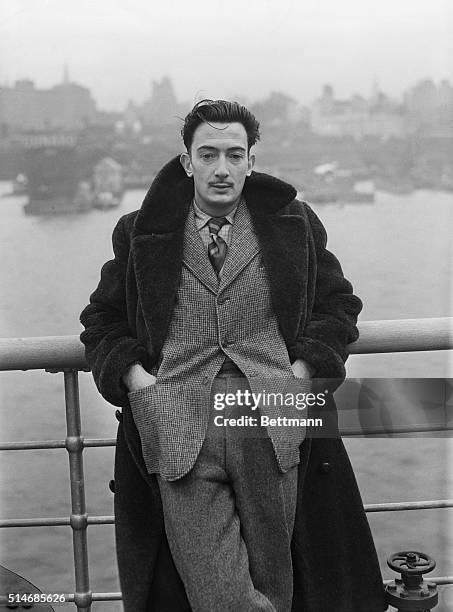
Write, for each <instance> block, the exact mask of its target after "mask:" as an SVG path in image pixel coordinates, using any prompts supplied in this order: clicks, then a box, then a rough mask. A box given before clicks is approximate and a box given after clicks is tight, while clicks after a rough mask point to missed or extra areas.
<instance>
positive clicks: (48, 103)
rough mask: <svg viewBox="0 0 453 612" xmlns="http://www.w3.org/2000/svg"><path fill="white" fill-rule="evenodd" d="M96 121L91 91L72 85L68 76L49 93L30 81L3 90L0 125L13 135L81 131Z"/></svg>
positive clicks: (48, 90) (16, 83)
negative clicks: (51, 130)
mask: <svg viewBox="0 0 453 612" xmlns="http://www.w3.org/2000/svg"><path fill="white" fill-rule="evenodd" d="M95 120H96V104H95V102H94V100H93V98H92V97H91V94H90V91H89V90H88V89H87V88H86V87H82V86H81V85H78V84H76V83H71V82H70V81H69V80H68V79H67V75H66V78H65V79H64V80H63V82H62V83H61V84H59V85H55V86H53V87H51V88H50V89H38V88H37V87H35V84H34V82H33V81H31V80H29V79H23V80H19V81H16V82H15V84H14V86H13V87H0V125H1V126H2V127H6V128H8V129H10V130H11V131H30V130H47V129H55V128H63V129H68V130H71V129H79V128H82V127H84V126H86V125H89V124H90V123H94V122H95Z"/></svg>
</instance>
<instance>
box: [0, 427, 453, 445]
mask: <svg viewBox="0 0 453 612" xmlns="http://www.w3.org/2000/svg"><path fill="white" fill-rule="evenodd" d="M430 431H453V424H452V425H443V424H438V425H433V426H429V427H427V426H426V425H412V426H411V427H407V426H404V427H395V426H393V427H392V428H391V429H383V428H382V427H373V428H371V427H369V428H361V427H343V428H340V434H341V435H342V436H343V437H349V436H370V435H373V436H387V435H391V434H403V433H429V432H430ZM82 446H83V447H84V448H104V447H109V446H116V440H115V438H88V439H85V440H83V441H82ZM55 448H66V442H65V440H24V441H15V442H2V443H0V451H16V450H52V449H55Z"/></svg>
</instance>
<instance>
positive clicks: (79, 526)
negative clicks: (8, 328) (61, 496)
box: [0, 317, 453, 612]
mask: <svg viewBox="0 0 453 612" xmlns="http://www.w3.org/2000/svg"><path fill="white" fill-rule="evenodd" d="M359 331H360V338H359V340H358V341H357V342H355V343H353V344H351V345H350V346H349V349H350V353H351V354H371V353H390V352H406V351H433V350H448V349H453V318H451V317H450V318H449V317H444V318H436V319H405V320H389V321H364V322H362V323H360V324H359ZM29 369H45V370H47V371H49V372H61V371H63V372H64V387H65V406H66V424H67V436H66V439H65V440H48V441H42V440H37V441H24V442H4V443H2V444H0V450H5V451H11V450H33V449H56V448H66V450H67V451H68V455H69V473H70V483H71V515H70V517H69V518H68V517H56V518H29V519H6V520H2V521H0V527H11V528H14V527H20V528H22V527H38V526H71V528H72V532H73V549H74V568H75V587H76V590H75V593H68V594H66V601H70V602H74V603H75V604H76V606H77V610H78V611H79V612H90V610H91V603H92V602H93V601H114V600H119V599H121V593H117V592H112V593H92V592H91V590H90V581H89V566H88V552H87V527H88V525H106V524H113V523H114V517H113V516H91V517H89V516H88V515H87V511H86V504H85V483H84V473H83V450H84V448H88V447H91V448H94V447H105V446H114V445H115V440H114V439H110V438H109V439H107V438H99V439H88V440H84V438H83V436H82V430H81V420H80V404H79V391H78V370H88V368H87V364H86V361H85V354H84V347H83V345H82V344H81V342H80V339H79V337H78V336H51V337H37V338H4V339H0V371H1V370H29ZM427 429H428V430H429V431H440V430H443V429H445V426H442V425H440V424H439V426H436V425H432V426H430V427H428V428H426V427H423V429H422V430H421V431H426V430H427ZM418 430H419V429H417V431H418ZM413 431H414V428H410V429H408V428H401V431H400V430H399V431H398V433H403V432H413ZM342 433H343V434H345V435H359V434H360V435H365V434H367V433H371V434H374V435H379V434H387V433H388V432H385V431H382V430H379V429H374V428H373V429H370V430H369V431H368V430H363V429H360V430H359V429H358V428H355V429H349V430H345V431H343V432H342ZM452 507H453V500H451V499H445V500H427V501H416V502H388V503H382V504H365V505H364V509H365V511H366V512H395V511H403V510H421V509H432V508H452ZM390 582H391V581H389V580H388V581H384V584H387V583H390ZM430 582H433V583H435V584H453V576H440V577H437V578H430ZM3 599H4V598H3V597H0V603H1V602H3Z"/></svg>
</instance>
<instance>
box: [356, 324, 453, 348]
mask: <svg viewBox="0 0 453 612" xmlns="http://www.w3.org/2000/svg"><path fill="white" fill-rule="evenodd" d="M358 328H359V333H360V337H359V339H358V340H357V342H354V343H352V344H350V345H349V347H348V348H349V352H350V353H351V354H371V353H401V352H412V351H442V350H450V349H453V317H439V318H427V319H391V320H380V321H361V322H360V323H359V325H358Z"/></svg>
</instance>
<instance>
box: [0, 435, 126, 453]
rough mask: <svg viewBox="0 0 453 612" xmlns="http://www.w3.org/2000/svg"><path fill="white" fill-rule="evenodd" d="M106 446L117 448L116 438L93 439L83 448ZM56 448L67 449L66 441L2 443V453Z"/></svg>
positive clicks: (83, 445)
mask: <svg viewBox="0 0 453 612" xmlns="http://www.w3.org/2000/svg"><path fill="white" fill-rule="evenodd" d="M105 446H116V440H115V438H92V439H88V440H83V442H82V447H84V448H98V447H105ZM54 448H66V442H65V440H30V441H29V440H25V441H23V442H2V443H1V444H0V451H12V450H43V449H44V450H46V449H50V450H52V449H54Z"/></svg>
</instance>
